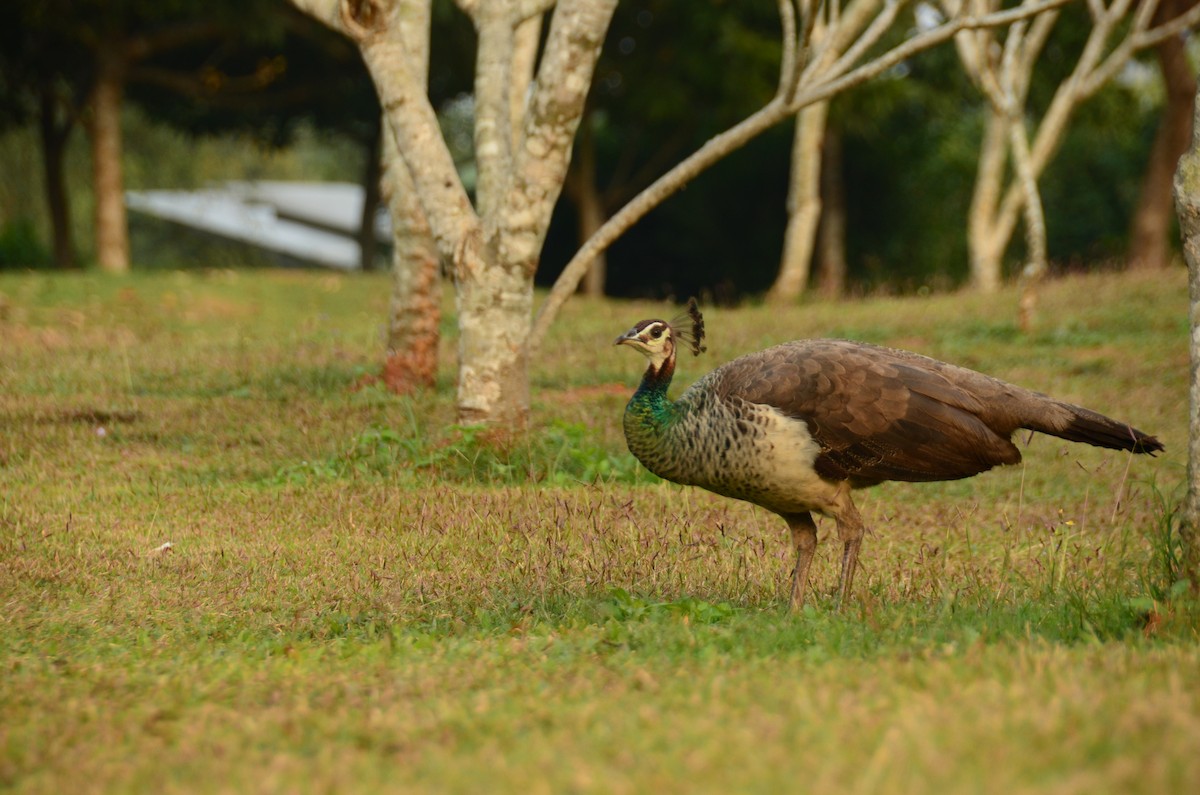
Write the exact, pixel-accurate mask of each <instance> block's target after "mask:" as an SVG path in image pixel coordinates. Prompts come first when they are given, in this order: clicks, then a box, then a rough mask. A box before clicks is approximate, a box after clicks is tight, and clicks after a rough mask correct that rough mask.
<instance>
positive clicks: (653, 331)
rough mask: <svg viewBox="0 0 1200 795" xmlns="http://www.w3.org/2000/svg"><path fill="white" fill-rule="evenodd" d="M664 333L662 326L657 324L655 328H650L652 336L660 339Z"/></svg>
mask: <svg viewBox="0 0 1200 795" xmlns="http://www.w3.org/2000/svg"><path fill="white" fill-rule="evenodd" d="M662 334H663V327H662V326H655V327H654V328H652V329H650V336H651V337H654V339H658V338H659V337H661V336H662Z"/></svg>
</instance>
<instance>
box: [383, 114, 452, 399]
mask: <svg viewBox="0 0 1200 795" xmlns="http://www.w3.org/2000/svg"><path fill="white" fill-rule="evenodd" d="M387 124H388V122H386V121H385V122H384V125H385V127H386V125H387ZM383 152H384V154H383V166H384V171H383V179H382V189H383V197H384V201H385V202H387V208H388V215H389V216H390V218H391V220H392V295H391V300H390V302H389V304H388V332H387V356H386V358H385V360H384V365H383V381H384V384H385V385H386V386H387V387H388V389H390V390H391V391H393V392H395V393H397V394H404V393H405V392H408V391H410V390H412V389H414V388H418V387H430V386H433V384H434V382H435V381H436V380H437V369H438V344H439V342H440V339H441V336H440V325H441V319H442V280H441V263H440V261H439V259H438V250H437V245H436V244H435V243H434V240H433V232H432V231H431V230H430V228H429V223H428V222H427V221H426V220H425V213H424V211H423V210H422V209H421V203H420V202H419V201H418V200H417V195H416V191H415V190H414V189H413V181H412V177H411V176H410V175H409V173H408V166H407V165H406V164H405V162H404V158H402V157H401V156H400V153H399V152H397V151H396V144H395V139H394V137H393V136H392V135H391V134H390V131H389V130H385V135H384V140H383Z"/></svg>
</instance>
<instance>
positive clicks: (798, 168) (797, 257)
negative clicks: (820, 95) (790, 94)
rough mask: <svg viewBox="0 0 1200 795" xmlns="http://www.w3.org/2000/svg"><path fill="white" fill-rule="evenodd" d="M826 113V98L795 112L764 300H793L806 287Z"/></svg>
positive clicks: (813, 243) (818, 201) (817, 207)
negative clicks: (778, 247)
mask: <svg viewBox="0 0 1200 795" xmlns="http://www.w3.org/2000/svg"><path fill="white" fill-rule="evenodd" d="M828 117H829V101H828V100H826V101H824V102H817V103H815V104H812V105H809V106H808V107H807V108H805V109H804V110H802V111H800V113H799V114H797V116H796V132H795V135H794V137H793V139H792V171H791V177H790V180H789V183H788V198H787V215H788V220H787V226H786V228H785V229H784V235H783V256H782V257H781V261H780V264H779V275H778V276H776V277H775V283H774V284H772V285H771V289H770V290H768V291H767V300H768V301H770V302H771V303H776V304H786V303H792V302H794V301H795V300H796V299H798V298H799V297H800V296H801V295H803V294H804V292H805V290H807V289H808V279H809V273H810V271H811V263H812V260H813V251H814V250H815V246H816V238H817V223H818V222H819V221H820V220H821V162H822V158H821V152H822V150H823V148H824V142H825V124H826V121H827V119H828Z"/></svg>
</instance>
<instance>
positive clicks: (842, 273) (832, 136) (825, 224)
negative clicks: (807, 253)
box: [817, 130, 846, 300]
mask: <svg viewBox="0 0 1200 795" xmlns="http://www.w3.org/2000/svg"><path fill="white" fill-rule="evenodd" d="M821 197H822V198H821V204H822V209H821V225H820V227H819V228H818V229H817V262H818V263H820V279H819V290H820V293H821V295H822V296H823V297H825V298H828V299H831V300H837V299H839V298H841V297H842V296H843V295H845V294H846V185H845V182H844V181H843V179H842V136H841V134H840V133H838V131H837V130H826V131H825V146H824V147H822V149H821Z"/></svg>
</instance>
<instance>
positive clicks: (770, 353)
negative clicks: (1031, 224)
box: [713, 340, 1023, 485]
mask: <svg viewBox="0 0 1200 795" xmlns="http://www.w3.org/2000/svg"><path fill="white" fill-rule="evenodd" d="M713 375H714V376H718V378H716V379H715V381H716V383H715V384H714V387H715V389H716V390H717V391H718V393H719V394H721V395H722V396H724V397H726V398H730V399H741V400H746V401H749V402H752V403H759V404H764V405H769V406H773V407H775V408H776V409H778V410H780V411H782V412H784V413H785V414H787V415H788V416H791V417H795V418H796V419H799V420H802V421H804V422H805V424H806V425H807V426H808V430H809V433H811V434H812V435H813V438H814V439H815V440H816V441H817V443H818V444H819V445H820V446H821V454H820V455H819V456H818V457H817V460H816V462H815V467H816V470H817V472H818V474H820V475H821V476H822V477H825V478H829V479H831V480H850V481H851V482H852V483H854V484H855V485H870V484H873V483H879V482H881V481H884V480H903V481H928V480H953V479H956V478H964V477H969V476H970V475H974V474H977V473H979V472H982V471H984V470H987V469H991V468H992V467H994V466H997V465H999V464H1014V463H1016V462H1018V461H1020V460H1021V454H1020V451H1018V450H1017V448H1016V446H1015V445H1013V443H1012V442H1011V441H1010V440H1009V437H1010V436H1011V434H1012V432H1013V431H1014V430H1015V429H1016V428H1017V427H1019V425H1020V422H1019V421H1018V420H1017V419H1016V418H1015V417H1007V416H1005V414H1004V412H1003V410H994V409H992V408H991V407H990V406H989V405H988V404H989V403H990V402H992V401H990V400H988V399H987V398H991V397H992V393H996V394H999V393H1002V392H1004V391H1005V388H1006V387H1007V388H1012V389H1019V388H1016V387H1011V385H1008V384H1005V383H1004V382H1002V381H998V380H996V379H993V378H989V377H988V376H984V375H982V374H980V373H975V372H973V371H970V370H964V369H962V368H956V367H953V366H951V365H944V364H942V363H941V362H937V361H935V360H933V359H927V358H926V357H923V356H917V355H916V354H907V353H904V352H899V351H892V350H890V349H886V348H879V347H875V346H872V345H865V344H861V343H853V342H845V341H841V340H806V341H800V342H794V343H788V344H785V345H780V346H776V347H774V348H769V349H767V350H765V351H762V352H760V353H757V354H751V355H749V356H744V357H742V358H740V359H736V360H734V361H732V362H730V363H729V364H727V365H725V366H724V367H721V368H720V369H719V370H718V371H716V372H715V373H714V374H713ZM981 391H982V392H983V393H984V395H983V396H982V397H981V396H980V395H979V394H978V393H979V392H981ZM1022 391H1023V390H1022Z"/></svg>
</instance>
